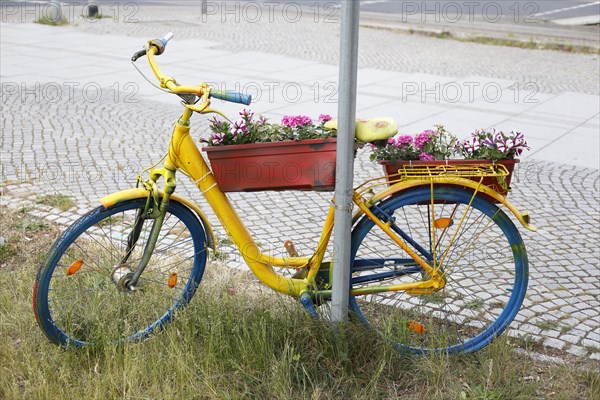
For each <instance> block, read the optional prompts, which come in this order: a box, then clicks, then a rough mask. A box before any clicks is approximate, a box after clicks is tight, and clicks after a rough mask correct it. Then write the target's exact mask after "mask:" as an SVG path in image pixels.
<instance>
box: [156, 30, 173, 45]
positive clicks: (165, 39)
mask: <svg viewBox="0 0 600 400" xmlns="http://www.w3.org/2000/svg"><path fill="white" fill-rule="evenodd" d="M171 39H173V32H167V33H165V34H164V35H163V37H161V38H160V39H156V40H160V41H161V42H162V44H163V46H165V47H166V46H167V43H169V40H171Z"/></svg>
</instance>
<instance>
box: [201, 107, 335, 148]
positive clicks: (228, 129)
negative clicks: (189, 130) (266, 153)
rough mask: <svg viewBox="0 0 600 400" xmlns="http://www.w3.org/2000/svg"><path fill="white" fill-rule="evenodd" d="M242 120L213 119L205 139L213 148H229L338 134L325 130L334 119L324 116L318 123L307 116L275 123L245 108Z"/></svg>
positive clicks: (288, 116) (321, 116)
mask: <svg viewBox="0 0 600 400" xmlns="http://www.w3.org/2000/svg"><path fill="white" fill-rule="evenodd" d="M239 115H240V119H238V120H237V121H235V122H231V121H223V120H219V119H217V118H216V117H215V118H212V119H211V120H210V130H211V131H212V134H211V135H210V136H209V137H208V139H201V141H203V142H205V143H207V144H208V145H209V146H227V145H233V144H248V143H266V142H279V141H285V140H304V139H318V138H328V137H334V136H335V135H336V132H335V131H334V130H330V129H327V128H325V126H324V125H325V123H326V122H328V121H330V120H331V119H332V118H331V116H329V115H324V114H321V115H320V116H319V121H318V124H315V123H314V122H313V120H312V119H311V118H310V117H308V116H305V115H297V116H290V115H286V116H284V117H283V119H282V121H281V124H274V123H271V122H269V120H268V119H267V118H265V117H263V116H260V117H259V118H255V116H254V113H253V112H252V111H250V110H246V109H244V110H243V111H241V112H240V113H239Z"/></svg>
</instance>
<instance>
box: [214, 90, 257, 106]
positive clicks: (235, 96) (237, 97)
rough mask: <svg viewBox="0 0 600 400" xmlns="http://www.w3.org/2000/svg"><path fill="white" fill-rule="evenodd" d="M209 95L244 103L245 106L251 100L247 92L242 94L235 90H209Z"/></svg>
mask: <svg viewBox="0 0 600 400" xmlns="http://www.w3.org/2000/svg"><path fill="white" fill-rule="evenodd" d="M210 97H214V98H215V99H219V100H225V101H230V102H232V103H240V104H245V105H247V106H249V105H250V103H251V102H252V96H251V95H249V94H243V93H240V92H235V91H233V90H211V91H210Z"/></svg>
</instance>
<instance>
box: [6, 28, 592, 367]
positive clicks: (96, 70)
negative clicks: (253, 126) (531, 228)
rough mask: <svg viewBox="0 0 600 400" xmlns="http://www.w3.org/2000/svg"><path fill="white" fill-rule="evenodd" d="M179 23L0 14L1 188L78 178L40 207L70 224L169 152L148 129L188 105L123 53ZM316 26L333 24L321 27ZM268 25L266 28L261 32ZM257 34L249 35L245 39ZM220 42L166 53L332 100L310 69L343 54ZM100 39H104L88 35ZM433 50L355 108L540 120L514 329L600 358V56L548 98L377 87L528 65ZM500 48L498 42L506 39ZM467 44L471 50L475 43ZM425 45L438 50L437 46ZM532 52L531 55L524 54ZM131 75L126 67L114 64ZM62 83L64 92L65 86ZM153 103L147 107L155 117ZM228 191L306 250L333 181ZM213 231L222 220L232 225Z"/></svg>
mask: <svg viewBox="0 0 600 400" xmlns="http://www.w3.org/2000/svg"><path fill="white" fill-rule="evenodd" d="M165 25H167V26H165ZM168 25H169V24H167V23H165V22H164V21H163V22H162V23H160V24H159V23H148V24H143V23H139V24H136V25H135V26H136V29H137V30H134V29H133V28H131V29H132V30H131V32H128V33H130V34H135V37H133V38H131V37H125V36H120V35H115V34H112V35H97V34H93V35H92V34H82V33H81V32H82V31H85V30H86V29H87V28H84V27H79V28H77V27H75V28H73V27H66V28H54V27H42V26H37V25H33V24H30V25H26V24H2V25H0V29H1V30H2V39H1V40H2V57H1V58H2V61H1V62H2V64H1V66H2V68H1V71H0V75H1V78H2V85H3V86H2V89H3V92H2V107H3V115H2V128H1V129H2V137H1V142H0V143H1V147H0V156H1V163H2V179H3V186H2V196H1V197H0V201H1V202H2V204H7V205H8V204H10V205H11V206H13V207H20V206H25V205H31V204H32V203H34V202H35V200H36V196H37V195H38V194H40V193H57V192H64V193H70V194H72V195H73V196H74V199H75V201H76V203H77V206H76V208H75V209H73V210H72V212H71V213H62V212H57V210H52V209H49V208H45V207H43V206H39V205H36V208H37V209H38V210H37V211H36V213H37V215H38V216H39V217H40V218H45V219H47V220H50V221H54V222H56V223H60V224H68V223H70V222H72V221H74V220H75V219H76V218H77V217H78V216H79V215H81V214H82V213H84V212H86V211H87V210H89V208H90V207H92V206H95V205H96V204H97V198H98V197H100V196H101V195H104V194H107V193H110V192H113V191H115V190H120V189H127V188H130V187H131V185H132V184H133V182H134V179H135V174H136V173H137V172H138V171H140V170H141V169H143V168H145V167H147V166H149V165H151V164H152V163H153V162H155V161H157V160H158V159H159V158H160V156H162V154H163V153H164V152H165V150H166V148H163V147H159V148H155V147H154V146H152V145H151V143H153V142H154V141H155V140H157V141H158V142H159V143H164V140H166V136H165V135H166V134H167V133H168V132H169V130H170V127H171V126H172V124H173V122H174V121H175V120H176V118H177V117H178V113H179V111H180V110H179V107H178V106H177V105H176V104H177V103H176V102H175V101H173V100H172V99H170V98H169V97H168V96H166V95H162V94H155V93H156V91H155V89H152V88H149V89H148V88H147V86H149V85H146V83H145V82H143V80H142V78H141V77H139V76H138V75H136V74H135V73H131V72H126V71H130V69H128V68H129V66H128V65H127V63H126V62H124V61H126V60H127V58H128V57H129V56H130V55H131V53H132V52H133V51H134V50H136V49H137V48H139V42H140V40H139V39H138V38H137V37H138V36H140V35H142V36H143V35H145V34H146V33H148V34H151V33H150V31H152V32H154V31H156V30H159V31H161V32H162V31H163V30H165V28H168ZM318 27H322V25H316V26H315V27H311V28H310V29H313V30H314V29H319V28H318ZM80 28H81V29H80ZM119 29H121V25H117V26H116V27H115V31H119ZM127 29H130V28H129V27H127ZM239 29H243V28H239ZM303 29H308V28H303ZM310 29H309V30H310ZM322 29H323V30H324V31H329V30H330V29H332V28H330V27H329V26H325V27H322ZM88 30H89V29H88ZM249 34H250V32H248V35H249ZM388 34H391V33H389V32H388ZM262 35H263V33H257V36H258V40H261V39H260V38H261V37H262ZM282 35H283V33H282ZM315 35H316V36H315V40H316V38H317V37H322V36H319V34H318V33H316V34H315ZM41 37H44V40H45V42H44V43H40V38H41ZM367 38H370V37H369V36H367ZM390 38H397V37H396V36H385V38H383V37H382V39H381V40H385V41H384V42H383V43H390V40H391V39H390ZM50 39H52V40H50ZM213 39H214V38H213ZM421 39H422V38H415V40H421ZM227 40H228V39H227V37H224V38H223V41H224V42H227ZM247 40H249V39H248V38H247V37H245V38H244V39H243V40H242V42H241V43H245V41H247ZM218 43H220V42H215V41H210V40H201V39H198V38H195V39H194V38H192V39H189V40H187V41H185V40H180V41H174V42H173V43H172V44H170V45H169V50H168V53H169V54H168V57H167V56H164V59H160V61H161V65H164V66H165V67H164V68H165V71H167V72H169V73H170V74H172V75H174V76H176V77H178V78H179V77H180V76H181V77H182V78H181V79H180V81H181V82H186V81H190V82H195V81H194V80H191V79H192V78H195V79H196V80H197V79H198V77H200V76H202V77H204V76H205V75H208V77H206V78H202V79H206V80H210V79H214V81H215V82H221V80H224V81H226V83H227V84H228V85H231V84H235V82H242V81H244V80H245V81H254V82H257V83H259V85H264V83H265V82H271V81H276V82H280V83H281V84H285V83H290V80H289V79H295V80H296V82H301V83H302V84H300V88H301V89H302V90H303V91H304V92H305V93H303V94H302V96H303V97H302V99H301V100H299V101H297V102H296V103H292V104H290V102H289V101H286V100H289V99H285V98H283V97H284V96H283V95H282V94H281V92H280V91H277V92H275V93H274V98H273V99H272V101H269V100H267V99H266V98H265V97H263V100H262V101H259V102H257V104H256V105H255V106H254V107H255V109H257V107H259V108H258V110H260V111H263V112H265V113H266V114H267V115H269V116H273V117H274V118H275V119H277V118H278V117H281V116H282V115H284V114H286V113H300V112H301V113H307V114H310V115H312V116H316V115H318V113H319V112H329V113H332V114H335V103H334V102H327V101H326V99H327V97H328V95H329V93H319V95H318V96H317V97H316V99H315V97H314V92H311V91H310V87H311V85H312V84H314V83H315V82H316V83H317V86H316V87H318V88H320V89H321V90H324V89H325V85H326V84H327V83H329V82H332V81H333V79H335V75H336V73H337V71H336V69H335V68H334V67H332V66H330V65H327V64H323V63H319V62H317V61H316V60H313V59H311V60H309V61H307V59H306V57H297V58H290V57H283V56H275V55H272V54H267V53H262V52H261V53H258V52H254V51H248V49H242V47H243V46H242V44H240V47H239V48H236V47H235V46H233V47H232V45H231V44H229V45H227V44H226V45H225V46H223V45H220V44H218ZM376 43H381V41H377V42H376ZM91 44H94V45H93V48H91V47H90V45H91ZM413 45H414V44H413ZM281 46H282V48H288V50H287V53H286V54H289V53H290V52H291V51H290V50H289V47H290V46H289V44H288V45H287V47H285V46H284V45H283V44H282V45H281ZM292 47H293V46H292ZM335 47H336V48H337V45H336V46H335ZM232 48H233V49H235V51H232ZM31 49H35V51H36V52H37V53H38V54H37V56H36V57H32V56H31V51H30V50H31ZM186 49H187V50H189V49H194V51H195V54H193V55H190V54H189V53H186V54H184V52H185V50H186ZM438 50H439V51H440V53H439V54H444V57H449V58H450V57H451V56H452V57H454V59H453V60H454V62H453V63H452V65H453V67H450V69H449V70H448V73H446V74H444V75H434V74H430V75H426V74H410V69H411V68H413V67H410V66H408V67H403V66H393V67H390V66H389V65H386V64H385V62H383V63H382V66H381V67H380V68H382V69H375V68H363V69H362V70H361V81H360V86H359V91H360V96H359V99H358V102H359V111H360V112H361V113H362V114H363V115H365V114H367V115H375V114H377V115H385V114H389V115H392V116H396V117H398V119H399V120H400V121H401V130H402V131H403V132H406V133H415V132H416V131H418V130H422V129H425V128H429V127H431V125H432V124H433V123H436V122H445V123H447V125H448V126H449V127H451V129H452V131H453V132H456V133H458V132H462V135H464V134H466V133H467V132H468V129H473V128H477V127H480V126H490V125H496V126H501V125H502V124H503V123H504V124H505V125H507V126H508V125H510V126H519V127H522V128H521V129H523V130H524V131H525V132H527V133H530V134H531V135H530V136H531V137H532V145H533V147H534V149H537V150H538V152H537V154H534V155H533V156H531V157H530V158H529V159H527V160H526V161H525V162H523V163H522V164H521V166H520V168H519V169H518V171H517V173H516V175H515V178H514V183H513V187H514V192H513V193H511V198H512V200H513V202H514V204H516V205H517V206H518V207H519V208H522V209H529V210H530V211H531V213H532V221H533V223H534V224H535V225H536V226H538V227H539V228H540V231H539V232H538V233H529V232H523V234H524V236H525V243H526V245H527V248H528V253H529V256H530V270H531V271H530V288H529V290H528V294H527V298H526V300H525V303H524V305H523V307H522V310H521V312H520V313H519V315H518V316H517V318H516V320H515V322H514V323H513V324H512V325H511V330H510V332H509V334H511V335H514V336H519V335H521V336H522V335H528V336H530V338H532V339H533V340H536V341H538V342H540V343H543V344H544V345H546V346H549V347H552V348H556V349H559V350H563V351H566V352H568V353H571V354H574V355H578V356H585V357H589V358H591V359H594V360H600V331H599V328H598V321H599V318H600V311H599V310H600V284H599V270H598V255H599V254H598V238H599V237H600V230H599V226H600V224H599V222H600V218H599V198H598V195H599V191H600V187H599V186H600V179H599V171H598V161H597V160H598V149H597V146H596V148H593V146H594V145H595V144H597V143H598V138H597V135H598V128H599V126H600V121H599V118H598V111H599V110H598V105H597V104H598V103H597V102H598V96H597V94H598V93H597V92H594V90H592V89H591V87H592V86H593V82H594V80H595V79H597V75H594V77H592V75H591V72H593V71H594V68H597V66H596V67H594V66H593V65H592V64H591V61H592V58H591V56H587V57H584V56H582V55H576V56H577V57H576V58H580V59H579V61H581V60H583V61H584V64H585V65H584V66H583V67H582V68H583V70H584V71H585V73H584V75H585V76H577V79H575V80H574V81H569V79H567V78H565V79H566V80H564V81H561V79H560V78H561V76H557V75H553V78H556V79H557V80H556V83H555V84H549V85H547V86H544V87H545V88H546V89H548V90H546V91H541V92H539V94H538V95H539V100H540V101H539V102H538V103H533V104H523V103H520V102H514V101H510V100H507V99H502V100H501V101H500V102H499V103H494V104H490V103H489V102H486V101H484V100H485V99H482V98H481V97H482V96H479V98H478V99H476V100H475V101H473V102H470V101H467V100H465V99H460V101H459V102H458V104H448V102H447V101H444V100H443V99H442V100H441V101H439V102H435V101H431V98H430V96H429V97H428V95H427V94H425V98H426V100H428V101H421V99H420V98H419V99H417V100H414V99H409V100H408V101H403V100H402V99H401V98H399V97H398V94H397V93H393V94H391V95H389V96H385V95H384V96H381V93H382V91H385V90H388V91H390V90H389V89H390V88H393V87H394V86H393V85H392V83H390V82H397V83H396V84H397V85H400V86H395V87H396V88H401V87H402V86H401V85H402V83H401V81H402V80H406V79H407V76H410V78H411V79H412V81H414V82H418V83H419V86H420V84H421V83H424V84H425V85H427V84H428V82H429V84H431V83H432V82H433V83H434V84H435V83H437V82H459V81H460V79H461V77H462V79H463V82H464V80H465V79H467V80H469V81H473V82H480V83H482V84H483V83H485V82H494V83H498V84H499V85H501V87H503V88H508V87H509V86H510V85H511V84H512V83H514V79H513V80H511V76H506V75H504V72H507V71H508V72H509V75H510V73H515V74H518V73H519V72H518V71H519V69H518V68H517V69H516V70H511V69H510V68H506V67H499V68H500V69H502V68H505V69H507V71H504V72H502V73H500V74H499V75H501V76H500V79H499V78H498V77H496V76H493V71H492V73H490V74H485V73H483V75H481V76H474V75H472V74H471V73H472V71H471V70H469V67H468V66H466V67H465V68H466V71H462V72H461V73H460V74H458V73H457V74H456V75H454V72H453V71H454V69H452V68H457V67H456V65H457V64H458V62H457V60H460V57H464V54H466V53H462V52H461V51H459V52H456V53H455V54H454V55H452V51H448V49H447V50H445V51H443V52H441V49H438ZM496 50H497V51H496V52H494V53H495V55H496V56H498V54H500V56H504V55H506V54H507V53H505V52H504V50H503V49H502V48H499V49H496ZM514 50H521V49H514ZM331 51H332V54H334V55H333V56H332V57H337V56H335V54H337V50H336V49H333V50H331ZM462 51H464V52H469V51H473V48H470V49H463V50H462ZM511 51H512V50H511ZM200 52H201V53H202V55H204V56H205V58H203V59H202V60H203V61H204V62H198V61H199V58H201V57H200V56H199V53H200ZM509 53H510V52H509ZM534 53H535V52H534ZM534 53H531V54H533V56H532V57H533V58H537V57H541V58H547V59H550V60H552V61H553V62H554V61H556V62H561V61H564V66H565V67H564V68H569V66H570V62H572V61H575V60H569V59H566V58H568V57H565V55H563V54H556V53H554V52H543V54H542V55H540V54H534ZM546 53H548V54H546ZM381 54H382V57H381V58H380V59H381V60H385V59H386V57H385V56H384V55H385V52H381ZM521 54H525V53H521ZM580 56H581V57H580ZM423 57H425V56H423ZM430 57H431V58H430V59H431V60H437V58H436V56H435V55H430ZM236 59H237V60H244V61H243V65H235V60H236ZM107 60H108V61H107ZM163 60H164V63H162V62H163ZM248 60H250V61H248ZM432 62H433V63H435V62H437V61H432ZM537 62H538V63H539V66H540V69H546V68H548V66H545V64H544V63H541V62H540V59H537ZM232 64H234V65H233V66H232ZM473 64H477V63H473ZM449 65H450V64H449ZM483 65H484V66H483V67H481V66H478V67H477V69H475V70H473V71H484V70H485V68H486V62H483ZM530 67H531V66H529V67H524V68H525V70H529V69H528V68H530ZM386 68H392V70H385V69H386ZM393 68H397V69H396V70H393ZM414 68H415V70H416V68H417V67H416V66H414ZM425 68H427V67H425ZM478 68H482V70H479V69H478ZM561 68H563V64H561ZM407 69H408V71H407ZM510 71H513V72H510ZM438 72H439V71H438ZM549 73H550V72H549ZM210 74H212V75H210ZM558 75H560V73H559V74H558ZM122 76H124V78H123V79H119V77H122ZM290 76H291V77H292V78H289V77H290ZM286 77H287V78H286ZM183 78H186V79H183ZM220 79H221V80H220ZM525 79H527V78H525ZM548 80H549V79H548ZM306 82H308V84H307V83H306ZM518 82H526V80H519V81H518ZM563 82H571V83H567V86H568V87H569V88H571V89H572V90H574V91H573V92H563V91H561V89H560V88H561V86H560V85H562V84H563ZM590 83H592V84H591V85H590ZM127 84H131V85H133V86H126V85H127ZM69 85H70V86H69ZM86 85H88V86H87V87H86ZM65 88H67V89H65ZM98 88H99V90H98ZM263 88H264V86H263ZM53 93H56V95H54V97H52V96H53ZM582 93H583V94H582ZM585 93H592V94H585ZM263 95H264V93H263ZM434 96H435V93H434ZM434 100H435V99H434ZM225 109H226V111H227V112H228V113H230V114H233V113H235V111H236V110H237V108H234V107H229V108H227V107H225ZM498 110H500V112H498ZM147 115H151V116H152V120H151V119H150V118H147V117H146V116H147ZM200 120H201V119H200V118H194V122H195V125H194V128H193V132H194V135H196V136H201V135H203V134H204V133H203V132H206V123H205V122H201V121H200ZM536 135H537V136H536ZM561 140H562V141H561ZM590 143H591V144H590ZM567 144H570V145H571V146H572V147H576V149H577V150H576V152H575V154H574V153H573V152H570V151H569V149H568V148H567ZM165 145H166V144H165ZM540 149H545V150H546V151H540ZM578 157H579V158H578ZM367 158H368V154H367V153H366V152H365V151H360V152H359V154H358V156H357V160H356V166H355V170H356V180H357V181H358V180H363V179H366V178H369V177H374V176H378V175H379V174H380V171H379V169H378V168H379V167H378V166H376V165H373V164H371V163H370V162H368V159H367ZM551 160H557V161H564V162H569V163H571V164H575V165H568V164H564V163H556V162H551ZM115 163H116V166H117V167H116V168H115V167H114V166H115ZM109 166H110V167H112V168H110V169H109V168H108V167H109ZM108 171H110V172H108ZM177 190H178V192H180V193H183V194H184V195H187V196H189V197H191V198H193V199H194V200H196V201H198V202H199V203H200V204H204V202H203V199H201V198H200V196H199V195H198V193H197V191H196V190H195V187H194V186H193V185H191V184H190V183H189V182H186V181H185V180H184V179H183V177H181V178H180V181H179V186H178V189H177ZM230 197H231V199H232V201H233V203H234V204H235V206H236V208H237V209H238V210H240V214H242V218H243V219H244V221H245V222H246V223H247V224H248V227H249V229H250V230H251V231H252V232H253V233H254V234H255V235H256V237H257V240H258V241H260V242H261V243H262V244H263V245H264V247H267V248H266V249H265V250H270V251H271V252H272V253H273V254H274V255H281V254H282V253H283V251H284V249H283V246H282V244H283V242H284V241H285V240H287V239H289V237H288V236H287V235H288V233H287V230H288V227H289V224H290V220H293V221H294V226H297V227H300V228H299V229H295V237H294V239H295V242H296V245H297V248H298V249H299V250H300V252H302V251H307V250H308V249H310V248H313V247H314V244H315V242H316V239H315V238H316V235H317V234H318V232H319V231H320V225H321V224H322V222H323V219H324V213H325V210H326V209H327V207H328V204H329V200H330V194H319V193H306V192H302V193H298V192H284V193H269V192H266V193H251V194H232V195H231V196H230ZM204 208H205V211H207V213H208V214H209V219H211V221H213V222H216V218H215V217H214V215H212V213H211V212H210V210H208V208H207V207H204ZM265 211H268V212H265ZM265 226H266V227H267V228H266V229H265ZM217 233H218V234H219V235H223V232H222V231H221V230H218V231H217ZM269 247H270V248H269ZM239 261H240V260H239V256H238V255H237V253H236V252H232V253H231V254H230V258H229V259H228V262H229V263H230V264H231V265H232V266H236V265H237V266H239Z"/></svg>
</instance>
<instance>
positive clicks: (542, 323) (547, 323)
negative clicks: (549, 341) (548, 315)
mask: <svg viewBox="0 0 600 400" xmlns="http://www.w3.org/2000/svg"><path fill="white" fill-rule="evenodd" d="M535 326H537V327H538V328H540V329H541V330H543V331H548V330H550V329H558V328H559V327H560V323H558V322H557V321H553V320H539V321H536V322H535Z"/></svg>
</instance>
